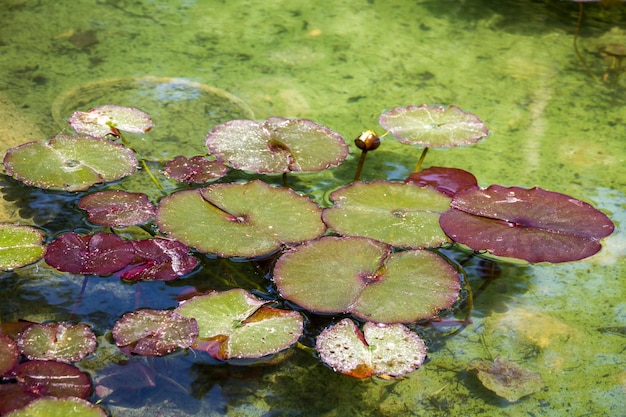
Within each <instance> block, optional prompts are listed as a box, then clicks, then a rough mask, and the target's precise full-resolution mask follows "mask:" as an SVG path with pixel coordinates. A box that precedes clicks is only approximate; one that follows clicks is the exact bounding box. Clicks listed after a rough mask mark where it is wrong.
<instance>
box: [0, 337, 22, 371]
mask: <svg viewBox="0 0 626 417" xmlns="http://www.w3.org/2000/svg"><path fill="white" fill-rule="evenodd" d="M19 357H20V353H19V350H18V349H17V344H16V343H15V342H14V341H13V339H11V338H10V337H9V336H7V335H4V334H2V333H0V375H2V374H4V373H6V372H8V371H9V370H11V368H13V367H14V366H15V365H17V360H18V359H19Z"/></svg>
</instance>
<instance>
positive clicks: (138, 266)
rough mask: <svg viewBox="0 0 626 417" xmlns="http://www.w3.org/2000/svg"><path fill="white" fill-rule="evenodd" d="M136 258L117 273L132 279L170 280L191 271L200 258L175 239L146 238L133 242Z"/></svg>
mask: <svg viewBox="0 0 626 417" xmlns="http://www.w3.org/2000/svg"><path fill="white" fill-rule="evenodd" d="M131 243H132V245H133V248H134V249H135V258H134V259H133V261H132V262H131V263H130V265H128V266H127V267H126V268H124V269H122V270H121V271H118V272H116V274H115V275H117V276H119V277H121V278H123V279H127V280H132V281H139V280H147V281H170V280H173V279H176V278H178V277H181V276H183V275H185V274H187V273H189V272H191V271H192V270H193V269H194V268H195V267H196V265H198V259H197V258H196V257H195V256H193V255H191V254H190V253H189V247H187V245H185V244H183V243H181V242H178V241H176V240H173V239H145V240H138V241H133V242H131Z"/></svg>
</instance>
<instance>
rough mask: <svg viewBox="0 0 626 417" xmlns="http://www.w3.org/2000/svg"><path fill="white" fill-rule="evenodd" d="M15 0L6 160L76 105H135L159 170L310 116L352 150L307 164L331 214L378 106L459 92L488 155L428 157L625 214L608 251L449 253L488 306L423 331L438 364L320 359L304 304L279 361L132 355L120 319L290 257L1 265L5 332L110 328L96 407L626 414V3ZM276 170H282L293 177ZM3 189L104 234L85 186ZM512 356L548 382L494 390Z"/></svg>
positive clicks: (4, 62)
mask: <svg viewBox="0 0 626 417" xmlns="http://www.w3.org/2000/svg"><path fill="white" fill-rule="evenodd" d="M0 3H1V4H0V21H1V22H2V24H1V25H0V121H1V123H0V149H1V150H2V154H3V155H4V153H5V152H6V151H7V149H9V148H12V147H14V146H17V145H19V144H21V143H24V142H28V141H32V140H43V139H46V138H49V137H51V136H53V135H56V134H59V133H66V134H70V133H71V132H72V130H71V128H70V126H69V125H68V123H67V119H68V118H69V117H70V115H71V114H72V112H74V111H76V110H80V111H86V110H89V109H90V108H93V107H96V106H99V105H104V104H118V105H123V106H133V107H137V108H140V109H142V110H143V111H145V112H146V113H148V114H150V116H152V118H153V121H154V127H153V129H152V130H151V131H150V132H149V133H147V134H146V135H143V136H139V137H136V138H135V139H134V140H135V142H133V146H134V148H135V149H136V150H137V151H138V153H140V154H141V155H142V156H143V157H145V158H146V159H147V160H148V161H150V162H149V163H148V165H149V166H150V167H151V169H152V170H153V172H155V173H156V174H157V175H159V174H160V172H161V170H162V167H161V165H160V163H161V162H163V161H166V160H169V159H172V158H174V157H175V156H177V155H185V156H193V155H199V154H203V153H206V152H207V148H206V146H205V135H206V134H207V132H208V131H209V130H211V129H212V128H213V127H214V126H215V125H217V124H220V123H224V122H226V121H229V120H231V119H254V120H263V119H266V118H268V117H271V116H281V117H285V118H306V119H311V120H313V121H315V122H316V123H319V124H322V125H324V126H328V127H330V128H331V129H333V130H335V131H336V132H339V133H341V134H342V135H343V136H344V138H346V141H347V142H348V143H349V144H350V156H349V157H348V159H347V160H346V161H345V162H344V163H343V164H341V165H340V166H338V167H337V168H332V169H329V170H326V171H324V172H321V173H316V174H303V175H293V176H290V185H291V186H292V187H293V188H295V189H296V190H298V191H299V192H301V193H304V194H307V195H309V196H311V197H312V198H313V199H314V200H315V201H317V202H319V203H320V204H329V202H328V194H329V192H330V191H333V190H334V189H336V188H338V187H340V186H342V185H345V184H347V183H349V182H350V181H351V180H352V177H353V176H354V171H355V169H356V166H357V162H358V159H359V153H360V151H359V150H358V149H357V148H356V146H354V145H353V139H354V138H355V137H356V136H357V135H359V133H360V132H362V131H363V130H366V129H373V130H375V131H377V132H378V133H379V134H380V135H382V134H383V133H384V130H383V129H382V128H381V127H380V126H379V124H378V116H379V115H380V114H381V113H382V112H385V111H388V110H390V109H392V108H394V107H398V106H408V105H411V104H416V105H420V104H444V105H449V104H455V105H458V106H459V107H461V108H463V109H464V110H466V111H469V112H472V113H474V114H475V115H477V116H478V117H480V118H481V119H482V120H483V121H484V122H485V123H486V125H487V126H488V128H489V132H490V133H489V136H488V137H487V138H486V139H484V140H482V141H481V142H479V143H478V144H476V145H472V146H467V147H461V148H456V149H447V150H441V149H431V150H430V151H429V153H428V156H427V158H426V160H425V166H449V167H457V168H462V169H465V170H467V171H470V172H472V173H473V174H474V175H475V176H476V177H477V179H478V182H479V185H481V186H483V187H486V186H488V185H490V184H501V185H505V186H520V187H524V188H531V187H534V186H538V187H541V188H543V189H547V190H551V191H557V192H560V193H564V194H568V195H570V196H572V197H574V198H576V199H579V200H582V201H585V202H588V203H590V204H592V205H593V206H594V207H596V208H598V209H599V210H601V211H602V212H604V213H605V214H606V215H608V216H609V217H610V218H611V220H612V221H613V223H614V224H615V231H614V232H613V234H611V235H610V236H609V237H608V238H606V239H604V240H603V249H602V250H601V251H600V252H599V253H598V254H596V255H594V256H592V257H590V258H587V259H584V260H581V261H576V262H571V263H563V264H555V265H552V264H536V265H528V264H508V263H490V262H489V261H484V260H480V259H479V258H477V257H472V256H470V255H468V256H467V258H466V259H465V258H463V257H462V255H460V254H459V253H458V252H454V253H453V252H452V251H450V253H448V255H449V256H450V257H451V258H454V259H455V261H456V262H459V263H460V264H463V267H464V269H465V274H464V276H465V277H466V279H467V281H468V283H467V285H469V286H470V287H471V289H472V291H473V295H474V300H473V306H472V310H471V320H470V321H471V323H470V322H468V323H465V325H464V326H461V323H460V322H459V321H460V320H463V319H464V318H465V317H466V315H467V314H468V309H469V307H468V306H467V303H465V304H464V306H463V307H462V308H461V309H460V310H459V311H457V312H456V313H455V314H454V315H452V316H450V317H447V318H446V320H444V321H443V322H433V323H430V324H429V325H428V326H416V328H417V329H418V332H420V333H421V335H422V336H423V337H424V339H425V340H426V344H427V346H428V360H427V362H426V363H425V364H424V365H422V366H421V367H420V368H419V369H418V370H416V371H415V372H412V373H410V374H408V375H406V376H405V377H403V378H399V379H387V378H378V377H374V378H368V379H354V378H351V377H348V376H344V375H342V374H339V373H335V372H334V371H333V370H332V369H330V368H329V367H327V366H325V365H324V364H322V363H321V362H320V361H319V358H318V357H317V353H315V352H314V351H313V349H311V347H312V346H315V344H314V342H312V340H313V339H314V337H315V336H316V335H317V334H318V333H319V331H321V330H322V329H323V328H324V327H326V326H327V325H328V324H330V323H331V322H333V321H338V320H340V319H341V318H343V317H344V316H340V315H337V316H336V317H335V316H328V315H310V316H307V320H308V322H307V323H306V326H307V329H308V330H307V331H305V334H304V336H303V337H302V338H301V340H300V344H299V347H292V348H290V349H288V350H286V351H285V352H286V353H283V354H282V355H283V356H284V357H281V358H280V359H282V360H276V361H275V362H276V363H269V364H268V363H264V364H252V365H251V364H248V363H241V362H237V363H229V362H226V361H219V360H216V359H211V358H210V357H209V356H208V355H206V354H204V353H203V352H196V351H194V350H193V349H187V350H184V351H179V352H176V353H173V354H170V355H166V356H163V357H151V358H145V357H140V356H126V355H124V354H123V353H122V352H121V351H120V350H119V349H118V348H117V347H116V346H115V344H114V343H113V340H112V338H111V336H110V330H111V329H112V327H113V325H114V324H115V322H116V321H117V320H119V319H120V317H121V316H122V315H124V314H125V313H127V312H130V311H134V310H137V309H139V308H152V309H170V308H174V307H175V306H176V305H177V303H178V299H179V297H183V296H184V294H190V293H192V292H194V291H208V290H220V291H221V290H227V289H230V288H245V289H248V290H251V291H253V292H254V293H255V294H256V295H258V296H259V297H262V298H267V299H269V298H271V296H274V295H275V293H276V289H275V287H274V285H273V283H272V281H271V279H270V278H271V277H270V276H269V275H270V274H271V273H270V272H269V271H271V266H270V265H269V263H270V261H256V260H255V261H249V260H242V259H221V258H217V259H216V258H214V257H210V256H205V255H198V256H199V259H200V267H199V268H197V269H196V270H195V271H194V272H193V273H191V274H189V275H187V276H185V277H183V278H180V279H176V280H173V281H169V282H141V283H135V284H129V283H125V282H122V281H121V280H119V279H118V278H116V277H110V276H109V277H107V276H95V275H89V276H88V277H87V278H85V279H84V278H83V276H80V275H73V274H67V273H63V272H59V271H57V270H55V269H53V268H51V267H50V266H48V265H46V263H45V262H44V261H43V260H40V261H38V262H37V263H35V264H32V265H29V266H26V267H23V268H18V269H16V270H14V271H9V272H2V274H1V275H0V322H3V323H4V322H12V321H17V320H30V321H35V322H46V321H73V322H83V323H88V324H89V325H91V326H92V328H93V330H94V331H95V333H96V335H97V336H98V348H97V349H96V351H95V352H94V353H93V354H91V355H89V356H87V357H86V358H85V359H83V360H82V361H80V362H79V363H78V364H77V365H78V367H79V368H80V369H82V370H84V371H86V372H88V373H89V375H90V377H91V379H92V382H93V385H94V387H95V388H94V389H93V391H92V393H91V394H90V397H88V399H89V400H90V401H92V402H97V403H98V404H100V405H102V406H103V407H104V408H105V409H106V410H107V412H109V413H110V414H111V415H114V416H134V415H141V416H185V415H203V416H221V415H228V416H270V415H271V416H329V417H330V416H347V415H350V416H412V415H415V416H451V415H452V416H457V415H458V416H494V415H511V416H517V415H531V416H583V415H597V416H620V415H623V413H624V410H625V409H626V368H625V366H624V365H625V363H626V351H625V349H626V339H625V328H626V285H625V282H626V261H625V259H626V238H625V236H626V230H625V229H624V227H625V223H624V222H625V221H626V216H625V212H626V211H625V208H626V98H625V97H626V94H625V93H626V74H624V72H626V63H624V62H622V59H623V56H624V55H623V54H622V51H624V50H625V48H626V4H623V3H621V2H608V1H607V2H584V5H583V6H580V4H579V3H578V2H569V1H557V0H552V1H551V0H544V1H539V0H535V1H533V0H506V1H504V0H503V1H487V0H485V1H482V0H473V1H458V0H454V1H452V0H437V1H435V0H418V1H380V0H351V1H326V0H324V1H315V2H310V1H301V0H295V1H263V2H254V1H245V0H234V1H212V0H178V1H126V0H75V1H72V2H51V1H41V0H4V1H2V2H0ZM581 12H582V15H581ZM419 153H420V149H417V148H411V147H408V146H406V145H402V144H400V143H398V142H397V141H396V140H394V139H393V138H392V137H391V135H388V136H385V137H384V138H383V141H382V144H381V146H380V148H379V149H377V150H376V151H375V152H372V153H371V155H368V157H367V161H366V164H365V167H364V169H363V173H362V175H361V178H362V179H363V180H365V181H371V180H385V179H386V180H394V181H403V180H404V179H405V178H406V177H407V176H408V175H409V174H410V173H411V172H412V170H413V169H414V167H415V164H416V162H417V159H418V157H419ZM229 175H230V176H231V177H229V178H230V179H235V180H237V179H241V176H245V175H248V174H237V173H231V174H229ZM238 175H239V176H238ZM260 177H263V178H264V179H265V180H266V181H267V182H269V183H272V184H275V185H278V184H281V178H280V177H279V176H260ZM168 186H170V187H174V186H172V185H168ZM99 187H100V188H102V186H99ZM113 187H114V188H118V189H125V190H129V191H136V192H138V191H143V192H146V193H147V194H148V195H149V197H150V198H151V199H153V200H154V201H155V202H157V201H158V199H159V198H161V197H162V196H163V194H161V193H160V191H159V190H158V189H156V188H155V187H154V186H153V184H152V182H151V180H150V178H149V177H148V176H147V175H145V172H140V173H139V174H137V175H136V176H133V177H130V178H127V179H123V180H121V181H119V182H117V183H115V184H113ZM146 190H147V191H146ZM170 191H171V189H170ZM0 192H1V193H2V201H0V221H1V222H10V223H19V224H25V225H33V226H36V227H38V228H40V229H41V230H42V231H44V233H45V234H46V236H47V239H48V241H49V240H51V239H53V238H54V237H55V236H58V235H59V234H60V233H62V232H66V231H76V232H77V233H88V232H89V230H92V229H93V227H92V225H91V224H89V223H88V222H87V220H86V218H85V215H84V213H83V212H82V211H81V210H80V209H79V208H78V207H77V201H78V198H79V197H81V196H82V195H84V194H85V193H82V194H80V195H75V194H72V193H69V192H54V191H45V190H41V189H38V188H35V187H27V186H24V185H22V184H20V183H19V182H18V181H15V180H13V179H12V178H10V177H9V176H8V175H5V174H3V175H2V176H1V177H0ZM133 233H135V234H136V233H141V232H137V231H127V230H121V231H120V230H118V234H120V235H121V236H122V237H125V236H127V235H131V234H133ZM286 304H289V303H286ZM291 307H292V308H294V306H291ZM510 363H514V364H517V365H518V366H520V367H521V368H523V369H525V370H527V371H529V372H531V373H532V375H535V376H537V375H538V377H539V378H540V381H541V383H540V384H538V385H537V389H533V390H531V392H532V393H530V394H528V395H525V396H521V398H517V397H516V396H507V395H506V394H503V393H502V392H499V393H497V392H494V390H492V389H489V383H485V381H484V378H487V377H488V376H487V375H485V373H482V374H481V373H480V372H479V371H480V370H481V369H484V368H486V367H488V366H489V365H490V364H495V365H494V366H495V377H496V379H500V382H502V381H503V380H504V381H505V382H507V381H508V382H511V381H512V380H515V378H518V379H519V377H520V374H514V373H507V372H512V371H511V370H510V369H509V368H506V365H505V364H510ZM490 369H491V368H490ZM479 376H480V377H481V378H479ZM507 378H508V380H507ZM518 392H519V391H518ZM507 398H508V399H507Z"/></svg>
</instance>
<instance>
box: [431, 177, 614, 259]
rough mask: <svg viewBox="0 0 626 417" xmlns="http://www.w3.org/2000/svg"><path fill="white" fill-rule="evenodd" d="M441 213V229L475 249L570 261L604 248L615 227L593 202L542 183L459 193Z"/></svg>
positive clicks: (501, 254) (499, 254) (498, 186)
mask: <svg viewBox="0 0 626 417" xmlns="http://www.w3.org/2000/svg"><path fill="white" fill-rule="evenodd" d="M451 206H452V207H453V208H452V209H451V210H449V211H448V212H446V213H444V214H443V215H442V216H441V219H440V223H441V227H442V228H443V230H444V231H445V232H446V234H448V236H450V237H451V238H452V239H453V240H454V241H456V242H459V243H462V244H464V245H467V246H469V247H470V248H471V249H474V250H486V251H488V252H490V253H492V254H494V255H497V256H505V257H509V258H518V259H525V260H527V261H529V262H554V263H557V262H569V261H575V260H579V259H583V258H586V257H588V256H591V255H593V254H595V253H596V252H598V251H599V250H600V249H601V247H602V246H601V244H600V242H599V241H598V240H599V239H601V238H603V237H606V236H608V235H610V234H611V233H612V232H613V230H614V225H613V223H612V222H611V220H610V219H609V218H608V217H607V216H606V215H605V214H604V213H602V212H600V211H598V210H596V209H595V208H593V207H592V206H591V205H589V204H587V203H584V202H582V201H580V200H576V199H575V198H573V197H570V196H568V195H565V194H560V193H555V192H552V191H546V190H543V189H541V188H536V187H535V188H532V189H524V188H519V187H509V188H507V187H502V186H500V185H492V186H490V187H489V188H487V189H479V188H476V189H469V190H466V191H464V192H461V193H459V194H456V195H455V196H454V198H453V200H452V203H451Z"/></svg>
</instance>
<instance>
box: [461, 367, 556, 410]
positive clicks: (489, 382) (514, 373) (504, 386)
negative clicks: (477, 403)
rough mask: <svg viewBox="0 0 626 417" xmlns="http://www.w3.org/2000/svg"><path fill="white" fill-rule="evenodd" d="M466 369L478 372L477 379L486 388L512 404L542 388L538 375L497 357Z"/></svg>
mask: <svg viewBox="0 0 626 417" xmlns="http://www.w3.org/2000/svg"><path fill="white" fill-rule="evenodd" d="M468 369H470V370H475V371H477V372H478V379H480V382H482V383H483V385H484V386H485V387H486V388H488V389H490V390H491V391H493V392H495V393H496V394H497V395H498V396H500V397H502V398H505V399H506V400H507V401H509V402H512V403H513V402H516V401H518V400H519V399H520V398H522V397H525V396H526V395H530V394H533V393H535V392H539V391H541V389H542V388H543V387H544V384H543V380H542V379H541V375H540V374H539V373H537V372H533V371H530V370H528V369H524V368H522V367H520V366H519V365H517V364H516V363H515V362H511V361H509V360H506V359H501V358H500V357H499V356H498V357H497V358H496V359H495V360H494V361H493V362H491V361H484V360H477V361H474V362H472V363H471V364H470V366H469V367H468Z"/></svg>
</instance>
